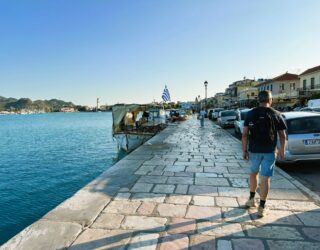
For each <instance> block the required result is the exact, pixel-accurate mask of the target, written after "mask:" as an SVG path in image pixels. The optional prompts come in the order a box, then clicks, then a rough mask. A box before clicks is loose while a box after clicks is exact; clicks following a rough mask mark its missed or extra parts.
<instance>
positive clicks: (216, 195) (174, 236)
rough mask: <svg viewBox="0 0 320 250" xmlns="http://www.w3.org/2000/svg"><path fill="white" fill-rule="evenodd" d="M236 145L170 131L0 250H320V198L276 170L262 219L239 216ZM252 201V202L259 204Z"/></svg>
mask: <svg viewBox="0 0 320 250" xmlns="http://www.w3.org/2000/svg"><path fill="white" fill-rule="evenodd" d="M247 167H248V163H247V162H245V161H243V160H242V159H241V146H240V143H239V141H237V140H236V139H234V138H232V137H231V136H230V135H229V134H228V133H226V132H225V131H224V130H222V129H220V128H218V127H216V126H215V125H214V124H213V123H211V122H210V121H206V124H205V128H202V129H201V128H200V127H199V124H198V121H196V120H194V119H190V120H188V121H187V122H184V123H181V124H180V125H177V126H169V127H168V128H167V129H166V130H164V131H163V132H161V133H160V134H158V135H157V136H155V137H154V138H153V139H151V141H149V142H148V143H147V145H143V146H141V147H140V148H138V149H137V150H136V151H134V152H133V153H131V154H130V155H128V156H127V157H125V158H124V159H123V160H121V161H119V162H118V163H117V164H115V165H114V166H113V167H112V168H110V169H109V170H107V171H106V172H105V173H103V174H102V175H101V176H99V177H98V178H97V179H96V180H94V181H93V182H91V183H90V184H88V185H87V186H86V187H84V188H83V189H82V190H80V191H79V192H77V193H76V194H75V195H74V196H73V197H71V198H70V199H69V200H67V201H65V202H64V203H62V204H61V205H59V206H58V207H57V208H55V209H54V210H52V211H51V212H49V213H48V214H47V215H45V216H44V217H43V218H42V219H41V220H39V221H37V222H36V223H34V224H33V225H31V226H30V227H28V228H26V229H25V230H24V231H22V232H21V233H20V234H18V235H17V236H15V237H14V238H13V239H11V240H10V241H9V242H8V243H7V244H5V245H4V246H2V248H1V249H32V250H35V249H46V250H48V249H65V248H68V249H71V250H76V249H77V250H78V249H144V250H147V249H148V250H149V249H150V250H151V249H161V250H164V249H168V250H174V249H218V250H229V249H237V250H238V249H245V250H248V249H254V250H258V249H308V250H310V249H320V209H319V197H317V196H316V195H313V194H312V193H310V194H311V196H310V195H306V191H308V190H307V189H306V188H305V187H304V186H302V185H301V184H300V183H299V182H297V181H295V180H294V179H292V178H291V177H290V176H288V175H286V174H285V173H284V172H282V171H281V170H277V171H276V173H275V176H274V178H273V179H272V184H271V186H272V191H271V193H270V195H269V200H268V202H267V205H268V207H269V212H268V216H267V217H265V218H262V219H258V218H257V214H256V212H257V211H256V209H251V210H247V209H245V208H244V203H245V201H246V199H247V197H248V192H249V191H248V175H247ZM258 198H259V196H258V195H257V199H258Z"/></svg>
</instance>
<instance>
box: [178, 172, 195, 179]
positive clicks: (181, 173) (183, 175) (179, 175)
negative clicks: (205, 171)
mask: <svg viewBox="0 0 320 250" xmlns="http://www.w3.org/2000/svg"><path fill="white" fill-rule="evenodd" d="M174 176H176V177H192V178H193V176H194V173H187V172H176V173H174Z"/></svg>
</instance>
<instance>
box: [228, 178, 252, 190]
mask: <svg viewBox="0 0 320 250" xmlns="http://www.w3.org/2000/svg"><path fill="white" fill-rule="evenodd" d="M229 181H230V182H231V186H232V187H246V188H248V187H249V183H248V178H246V179H240V178H229Z"/></svg>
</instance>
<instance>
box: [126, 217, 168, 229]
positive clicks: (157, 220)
mask: <svg viewBox="0 0 320 250" xmlns="http://www.w3.org/2000/svg"><path fill="white" fill-rule="evenodd" d="M166 222H167V219H166V218H161V217H147V216H135V215H134V216H126V217H125V219H124V221H123V222H122V224H121V228H123V229H128V230H144V231H152V232H160V231H163V230H164V229H165V224H166Z"/></svg>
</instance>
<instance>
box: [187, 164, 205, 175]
mask: <svg viewBox="0 0 320 250" xmlns="http://www.w3.org/2000/svg"><path fill="white" fill-rule="evenodd" d="M186 172H192V173H202V172H203V167H200V166H199V167H193V166H189V167H187V168H186Z"/></svg>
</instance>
